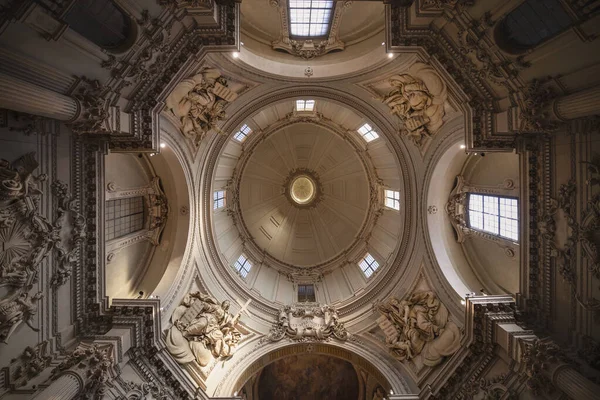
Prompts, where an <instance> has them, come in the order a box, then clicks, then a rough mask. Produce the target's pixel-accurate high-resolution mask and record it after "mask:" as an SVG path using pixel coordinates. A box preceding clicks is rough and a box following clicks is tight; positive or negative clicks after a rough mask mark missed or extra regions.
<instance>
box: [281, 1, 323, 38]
mask: <svg viewBox="0 0 600 400" xmlns="http://www.w3.org/2000/svg"><path fill="white" fill-rule="evenodd" d="M288 8H289V12H290V35H291V36H296V37H324V36H328V35H329V26H330V23H331V18H332V15H333V1H332V0H288Z"/></svg>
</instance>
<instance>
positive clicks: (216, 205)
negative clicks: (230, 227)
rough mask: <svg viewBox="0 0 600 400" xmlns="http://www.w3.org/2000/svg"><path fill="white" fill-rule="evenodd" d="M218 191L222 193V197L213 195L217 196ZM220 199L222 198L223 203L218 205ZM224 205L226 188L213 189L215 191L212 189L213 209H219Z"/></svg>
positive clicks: (225, 204)
mask: <svg viewBox="0 0 600 400" xmlns="http://www.w3.org/2000/svg"><path fill="white" fill-rule="evenodd" d="M219 193H223V197H217V198H215V196H218V194H219ZM220 200H223V205H221V206H218V202H219V201H220ZM226 206H227V190H215V191H213V211H217V210H220V209H222V208H225V207H226Z"/></svg>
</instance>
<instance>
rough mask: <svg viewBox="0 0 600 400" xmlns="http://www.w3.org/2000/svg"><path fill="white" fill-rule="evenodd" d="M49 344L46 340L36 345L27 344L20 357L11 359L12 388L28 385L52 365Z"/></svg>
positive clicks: (9, 375) (10, 379)
mask: <svg viewBox="0 0 600 400" xmlns="http://www.w3.org/2000/svg"><path fill="white" fill-rule="evenodd" d="M48 344H49V343H48V341H46V340H45V341H43V342H41V343H38V344H37V345H35V346H34V347H30V346H27V347H25V350H23V353H21V355H20V356H19V357H18V358H16V359H14V360H11V364H10V366H9V373H8V378H9V382H10V387H11V388H12V389H16V388H19V387H22V386H26V385H27V384H28V382H29V381H30V380H32V379H33V378H35V377H36V376H38V375H39V374H40V373H41V372H42V371H43V370H45V369H46V368H47V367H48V366H49V365H50V361H52V356H50V355H48V350H49V348H48Z"/></svg>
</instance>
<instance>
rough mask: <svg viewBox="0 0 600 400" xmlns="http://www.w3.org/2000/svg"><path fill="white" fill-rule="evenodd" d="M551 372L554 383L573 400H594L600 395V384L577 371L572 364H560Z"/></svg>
mask: <svg viewBox="0 0 600 400" xmlns="http://www.w3.org/2000/svg"><path fill="white" fill-rule="evenodd" d="M551 374H552V384H553V385H554V386H555V387H556V388H557V389H559V390H560V391H561V392H563V393H564V394H566V395H567V396H569V398H571V399H573V400H594V399H598V397H599V396H600V386H598V385H596V384H595V383H593V382H592V381H590V380H589V379H587V378H586V377H584V376H583V375H581V374H580V373H579V372H577V371H575V370H574V369H573V367H572V366H571V365H568V364H563V365H559V366H558V367H556V368H555V369H554V371H552V373H551Z"/></svg>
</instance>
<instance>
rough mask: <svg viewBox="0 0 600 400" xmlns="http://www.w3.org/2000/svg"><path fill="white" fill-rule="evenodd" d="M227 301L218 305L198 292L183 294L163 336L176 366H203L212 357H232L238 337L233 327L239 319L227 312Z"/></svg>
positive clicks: (239, 335) (237, 316)
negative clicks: (165, 337) (170, 324)
mask: <svg viewBox="0 0 600 400" xmlns="http://www.w3.org/2000/svg"><path fill="white" fill-rule="evenodd" d="M229 306H230V304H229V301H227V300H225V301H223V302H222V303H219V302H218V301H217V300H216V299H214V298H213V297H210V296H208V295H204V294H202V293H200V292H195V293H189V294H187V295H185V297H184V298H183V301H182V302H181V305H179V306H178V307H177V308H176V309H175V311H174V312H173V315H172V316H171V322H172V323H173V326H172V327H171V328H170V329H169V331H168V333H167V349H168V350H169V352H170V353H171V355H172V356H173V358H175V360H176V361H177V362H178V363H180V364H186V363H190V362H192V361H197V362H198V364H200V365H201V366H203V367H204V366H206V365H208V363H209V362H210V361H211V359H212V358H217V359H219V358H221V359H226V358H228V357H230V356H232V355H233V353H234V351H235V348H236V345H237V344H238V342H239V341H240V339H241V337H242V334H241V333H240V331H239V330H238V329H237V328H236V325H237V323H238V321H239V318H240V316H241V311H240V313H237V314H236V315H235V316H234V315H231V314H230V313H229Z"/></svg>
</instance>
